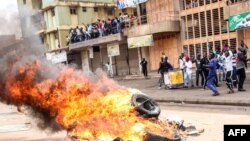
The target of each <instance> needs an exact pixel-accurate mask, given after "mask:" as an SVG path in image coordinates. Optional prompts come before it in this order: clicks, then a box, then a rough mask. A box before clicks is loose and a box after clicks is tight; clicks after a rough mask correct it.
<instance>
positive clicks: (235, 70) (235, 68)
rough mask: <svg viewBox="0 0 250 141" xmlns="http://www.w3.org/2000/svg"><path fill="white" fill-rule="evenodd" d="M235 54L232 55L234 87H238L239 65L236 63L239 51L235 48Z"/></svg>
mask: <svg viewBox="0 0 250 141" xmlns="http://www.w3.org/2000/svg"><path fill="white" fill-rule="evenodd" d="M232 53H233V56H232V63H233V76H232V77H233V86H234V88H237V84H238V79H237V67H236V63H237V51H236V50H233V52H232Z"/></svg>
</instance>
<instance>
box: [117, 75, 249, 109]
mask: <svg viewBox="0 0 250 141" xmlns="http://www.w3.org/2000/svg"><path fill="white" fill-rule="evenodd" d="M158 79H159V78H151V79H134V80H119V81H117V82H118V83H119V84H120V85H123V86H126V87H130V88H135V89H139V90H141V91H142V92H144V93H145V94H147V95H149V96H150V97H152V98H154V99H155V100H157V101H164V102H181V103H182V102H185V103H192V104H216V105H218V104H219V105H240V106H250V77H248V78H247V80H246V83H245V88H246V90H247V92H238V91H236V93H235V94H227V91H228V89H227V87H226V84H225V82H220V87H219V88H218V89H219V91H220V93H221V95H220V96H217V97H213V96H211V94H212V92H211V91H210V90H205V91H204V90H203V89H201V88H200V87H195V88H187V89H183V88H181V89H172V90H166V89H164V88H163V89H159V88H158V87H159V85H158Z"/></svg>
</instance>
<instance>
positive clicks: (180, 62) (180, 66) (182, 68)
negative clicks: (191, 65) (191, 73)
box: [178, 53, 185, 73]
mask: <svg viewBox="0 0 250 141" xmlns="http://www.w3.org/2000/svg"><path fill="white" fill-rule="evenodd" d="M184 59H185V57H184V53H181V56H180V57H179V60H178V61H179V68H180V70H182V72H183V73H184V64H185V60H184Z"/></svg>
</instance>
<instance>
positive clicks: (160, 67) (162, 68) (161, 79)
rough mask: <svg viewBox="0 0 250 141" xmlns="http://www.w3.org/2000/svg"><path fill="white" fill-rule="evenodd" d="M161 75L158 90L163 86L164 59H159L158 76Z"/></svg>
mask: <svg viewBox="0 0 250 141" xmlns="http://www.w3.org/2000/svg"><path fill="white" fill-rule="evenodd" d="M159 73H160V74H161V77H160V79H159V83H160V86H159V88H161V85H162V84H164V58H163V57H161V62H160V63H159V69H158V74H159Z"/></svg>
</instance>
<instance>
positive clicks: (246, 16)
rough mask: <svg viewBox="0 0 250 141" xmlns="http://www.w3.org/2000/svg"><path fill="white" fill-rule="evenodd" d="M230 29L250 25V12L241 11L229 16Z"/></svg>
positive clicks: (233, 29)
mask: <svg viewBox="0 0 250 141" xmlns="http://www.w3.org/2000/svg"><path fill="white" fill-rule="evenodd" d="M228 19H229V30H230V31H235V30H236V29H240V28H246V27H250V12H246V13H241V14H238V15H234V16H229V18H228Z"/></svg>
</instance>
